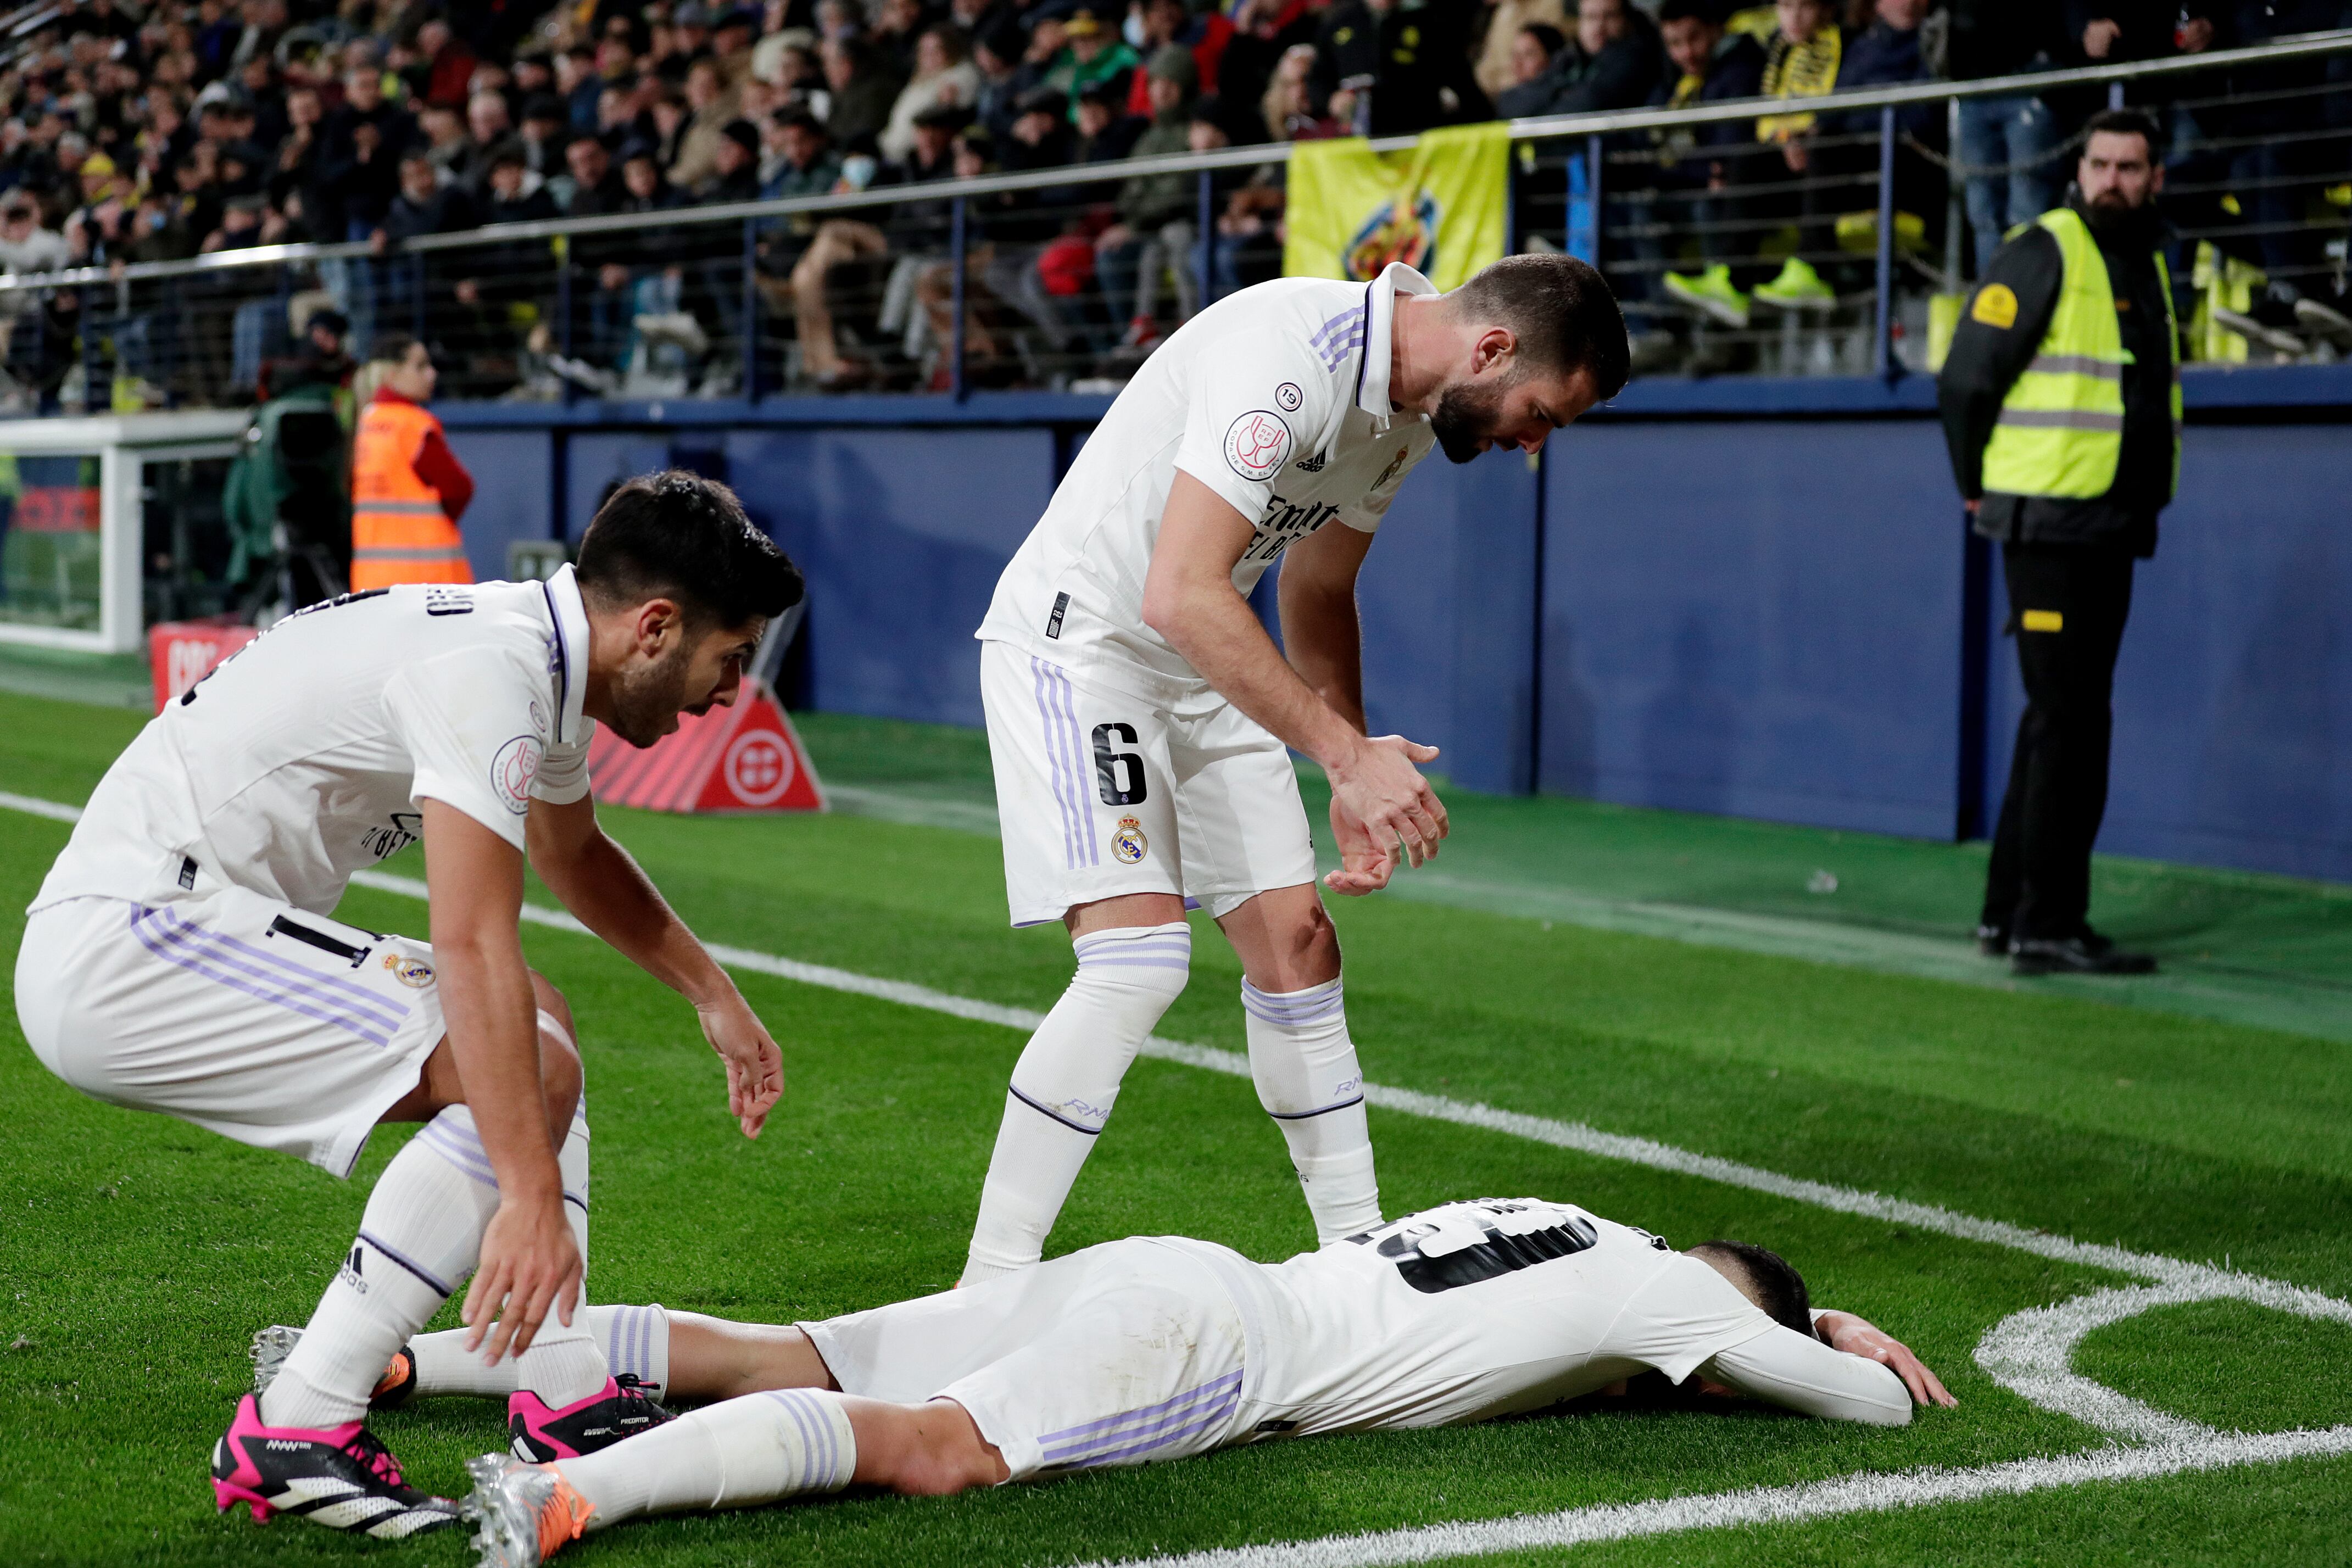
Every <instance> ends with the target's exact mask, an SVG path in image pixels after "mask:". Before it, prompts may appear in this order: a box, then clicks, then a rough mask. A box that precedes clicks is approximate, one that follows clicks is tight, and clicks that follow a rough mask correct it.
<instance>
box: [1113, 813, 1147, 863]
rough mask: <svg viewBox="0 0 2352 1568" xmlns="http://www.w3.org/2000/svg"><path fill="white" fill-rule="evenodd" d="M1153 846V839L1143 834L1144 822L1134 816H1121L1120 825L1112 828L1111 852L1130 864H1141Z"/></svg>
mask: <svg viewBox="0 0 2352 1568" xmlns="http://www.w3.org/2000/svg"><path fill="white" fill-rule="evenodd" d="M1150 848H1151V841H1150V839H1147V838H1145V837H1144V836H1143V824H1142V823H1141V822H1139V821H1136V820H1135V819H1134V818H1133V817H1121V818H1120V819H1119V820H1118V827H1116V828H1114V829H1112V830H1111V835H1110V852H1111V853H1112V854H1113V855H1115V856H1117V857H1118V859H1119V860H1121V861H1123V862H1126V863H1127V864H1129V865H1137V864H1140V863H1141V862H1142V860H1143V857H1144V854H1145V852H1147V851H1149V850H1150Z"/></svg>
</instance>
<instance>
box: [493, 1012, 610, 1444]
mask: <svg viewBox="0 0 2352 1568" xmlns="http://www.w3.org/2000/svg"><path fill="white" fill-rule="evenodd" d="M539 1021H540V1028H541V1029H542V1030H548V1029H553V1030H557V1031H558V1032H559V1033H561V1026H560V1025H558V1024H557V1023H556V1022H555V1020H554V1019H551V1018H550V1017H549V1016H548V1015H547V1014H545V1013H541V1014H540V1015H539ZM555 1163H556V1166H557V1168H558V1169H559V1170H560V1171H561V1172H562V1176H563V1213H564V1217H565V1218H568V1219H570V1220H571V1221H572V1239H573V1240H574V1241H575V1242H577V1243H578V1244H579V1248H580V1264H581V1272H580V1301H579V1304H578V1305H577V1306H575V1307H573V1308H572V1321H571V1322H569V1323H566V1322H564V1321H563V1318H562V1312H561V1310H560V1309H559V1308H555V1307H551V1308H550V1309H549V1310H548V1313H547V1317H546V1319H545V1320H544V1321H542V1322H541V1323H540V1325H539V1333H536V1334H534V1335H532V1336H531V1342H530V1349H529V1350H526V1351H524V1352H523V1353H522V1354H520V1355H519V1356H517V1357H515V1358H514V1360H515V1362H516V1366H515V1386H516V1387H517V1388H519V1389H527V1390H529V1391H530V1393H532V1394H536V1395H537V1396H539V1397H540V1400H541V1403H542V1404H544V1405H546V1406H548V1407H549V1408H550V1409H552V1410H561V1409H562V1408H563V1407H564V1406H567V1405H571V1404H575V1403H577V1402H578V1401H580V1400H583V1399H585V1398H587V1397H589V1396H591V1395H593V1394H601V1393H602V1392H604V1384H605V1381H606V1379H607V1378H608V1377H609V1376H610V1374H609V1373H607V1372H606V1371H605V1369H604V1342H603V1341H602V1340H601V1339H599V1338H598V1337H597V1336H596V1335H594V1334H593V1333H590V1332H589V1327H588V1314H587V1312H586V1310H585V1309H586V1307H587V1305H588V1269H587V1265H588V1107H587V1106H586V1104H585V1103H583V1104H582V1105H581V1106H580V1107H579V1108H578V1109H576V1110H575V1111H573V1112H572V1129H571V1131H570V1132H568V1133H566V1134H564V1136H563V1147H562V1149H560V1150H558V1151H557V1153H556V1156H555Z"/></svg>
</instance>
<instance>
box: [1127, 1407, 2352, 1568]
mask: <svg viewBox="0 0 2352 1568" xmlns="http://www.w3.org/2000/svg"><path fill="white" fill-rule="evenodd" d="M2347 1453H2352V1427H2328V1428H2326V1429H2325V1430H2322V1431H2315V1432H2268V1433H2255V1434H2247V1433H2242V1432H2233V1433H2231V1434H2230V1435H2229V1436H2227V1437H2223V1436H2221V1435H2220V1434H2216V1435H2214V1436H2212V1437H2204V1438H2198V1439H2196V1440H2194V1441H2190V1442H2184V1443H2168V1444H2159V1445H2157V1446H2155V1447H2151V1448H2100V1449H2095V1450H2094V1451H2092V1452H2090V1453H2086V1454H2068V1455H2064V1456H2062V1457H2059V1458H2046V1459H2013V1460H2011V1461H2010V1462H2009V1463H2007V1464H2000V1465H1984V1466H1980V1467H1979V1468H1977V1469H1965V1470H1946V1469H1922V1470H1904V1471H1900V1472H1897V1473H1895V1474H1893V1475H1885V1474H1871V1473H1868V1472H1864V1473H1863V1474H1859V1475H1851V1476H1840V1477H1838V1478H1837V1479H1834V1480H1826V1481H1815V1482H1812V1483H1811V1484H1810V1485H1806V1486H1793V1487H1759V1488H1757V1489H1755V1490H1750V1491H1733V1492H1710V1493H1706V1494H1704V1495H1701V1496H1697V1497H1674V1498H1658V1499H1655V1500H1652V1501H1649V1502H1633V1503H1607V1504H1602V1505H1600V1506H1597V1507H1593V1508H1571V1509H1565V1510H1562V1511H1560V1512H1558V1513H1534V1514H1521V1515H1519V1516H1517V1518H1513V1519H1493V1520H1481V1521H1477V1522H1475V1523H1467V1524H1430V1525H1422V1526H1419V1527H1417V1528H1413V1529H1410V1530H1388V1531H1378V1532H1374V1533H1366V1534H1362V1535H1327V1536H1323V1537H1321V1538H1319V1539H1318V1540H1313V1541H1286V1542H1276V1543H1270V1544H1268V1545H1265V1546H1233V1547H1225V1548H1223V1549H1221V1550H1218V1551H1214V1552H1186V1553H1183V1554H1182V1555H1181V1556H1168V1557H1151V1558H1143V1559H1131V1560H1129V1562H1130V1564H1131V1568H1143V1565H1144V1564H1147V1563H1148V1564H1149V1568H1390V1565H1391V1564H1401V1563H1437V1562H1442V1561H1444V1560H1445V1559H1447V1558H1454V1557H1478V1556H1485V1555H1486V1554H1488V1553H1491V1552H1525V1551H1530V1550H1538V1549H1541V1548H1545V1547H1562V1546H1582V1545H1586V1544H1589V1543H1591V1542H1597V1541H1624V1540H1628V1539H1631V1538H1633V1537H1636V1536H1645V1535H1669V1534H1673V1533H1675V1532H1677V1531H1687V1530H1721V1529H1725V1528H1727V1527H1728V1526H1732V1525H1740V1524H1795V1523H1801V1522H1802V1521H1807V1520H1815V1519H1832V1518H1835V1517H1837V1516H1839V1515H1843V1514H1856V1513H1887V1512H1892V1511H1895V1510H1897V1509H1906V1508H1920V1507H1925V1506H1927V1505H1930V1504H1935V1503H1955V1502H1969V1501H1972V1500H1976V1499H1979V1498H1987V1497H2021V1496H2023V1495H2024V1494H2026V1493H2028V1492H2037V1491H2049V1490H2053V1489H2055V1488H2058V1487H2075V1486H2084V1485H2087V1484H2089V1483H2091V1482H2095V1481H2131V1480H2148V1479H2154V1478H2156V1477H2159V1476H2169V1475H2178V1474H2179V1473H2181V1472H2182V1471H2185V1470H2216V1469H2227V1468H2231V1467H2233V1466H2239V1465H2275V1464H2281V1463H2284V1461H2286V1460H2288V1459H2300V1458H2321V1457H2327V1456H2334V1455H2338V1454H2347ZM1084 1568H1107V1565H1100V1564H1091V1563H1090V1564H1086V1565H1084Z"/></svg>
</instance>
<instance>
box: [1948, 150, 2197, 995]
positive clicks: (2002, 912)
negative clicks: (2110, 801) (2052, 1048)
mask: <svg viewBox="0 0 2352 1568" xmlns="http://www.w3.org/2000/svg"><path fill="white" fill-rule="evenodd" d="M2088 129H2089V135H2088V139H2087V141H2085V143H2084V150H2083V156H2082V162H2081V163H2080V166H2079V168H2078V169H2077V172H2076V184H2077V189H2076V190H2075V191H2074V192H2073V193H2070V195H2069V199H2068V204H2067V205H2065V206H2063V207H2060V208H2057V209H2055V210H2054V211H2052V212H2049V213H2045V214H2042V217H2041V218H2040V219H2039V220H2037V221H2036V222H2034V223H2032V224H2031V225H2023V226H2021V228H2019V229H2018V230H2016V231H2015V232H2014V233H2013V234H2012V235H2011V237H2010V239H2009V242H2008V243H2007V244H2006V245H2004V246H2002V247H2001V248H2000V252H1999V253H1998V254H1997V255H1996V256H1994V257H1993V259H1992V262H1991V265H1990V267H1987V268H1986V271H1985V276H1984V277H1983V279H1982V280H1981V281H1980V282H1979V284H1978V286H1977V288H1976V291H1975V293H1974V294H1972V295H1971V296H1969V300H1968V302H1967V305H1966V306H1965V308H1963V310H1962V312H1961V320H1960V325H1959V328H1958V331H1957V332H1955V334H1954V335H1953V339H1952V347H1951V353H1950V356H1949V357H1948V359H1947V360H1946V361H1945V362H1944V369H1943V373H1942V379H1941V383H1940V387H1939V394H1940V395H1939V402H1940V403H1941V406H1942V412H1943V418H1944V435H1945V441H1946V444H1947V445H1948V446H1949V448H1950V450H1951V455H1952V473H1953V476H1955V477H1956V478H1957V479H1958V481H1959V486H1960V494H1961V496H1962V497H1964V498H1965V499H1966V501H1967V505H1968V508H1969V513H1970V514H1971V516H1972V517H1973V518H1974V524H1975V528H1976V531H1977V532H1978V533H1979V534H1982V535H1984V536H1985V537H1986V538H1995V539H1999V540H2000V541H2001V564H2002V569H2003V575H2004V577H2005V578H2006V580H2007V582H2008V586H2009V603H2010V625H2009V628H2008V629H2009V630H2010V631H2011V632H2013V633H2014V634H2015V636H2016V638H2017V657H2018V666H2019V668H2020V670H2021V673H2022V674H2023V675H2024V678H2025V695H2026V708H2025V714H2024V716H2023V717H2022V718H2021V720H2020V721H2019V723H2018V727H2017V750H2016V754H2015V757H2014V758H2013V759H2012V761H2011V766H2010V773H2009V792H2008V794H2007V796H2006V798H2004V799H2003V800H2002V801H2001V807H2000V826H1999V827H1998V828H1997V829H1996V830H1995V831H1994V834H1993V844H1992V863H1991V867H1990V871H1989V873H1987V876H1986V879H1985V900H1984V909H1983V914H1982V915H1981V916H1980V920H1979V925H1978V928H1977V938H1978V941H1979V944H1980V945H1981V946H1982V947H1983V948H1984V950H1985V952H1986V953H1987V954H1988V955H1997V954H2007V955H2008V956H2009V958H2010V963H2011V967H2013V968H2015V969H2016V970H2017V971H2018V972H2019V973H2021V974H2032V975H2042V974H2052V973H2072V974H2095V975H2138V974H2146V973H2147V972H2149V971H2150V970H2152V969H2154V968H2155V967H2156V961H2155V960H2154V959H2153V958H2151V957H2150V956H2147V955H2146V954H2143V953H2126V952H2124V951H2122V950H2121V949H2119V948H2117V947H2116V946H2115V944H2114V943H2112V942H2110V941H2109V940H2108V939H2107V938H2105V937H2104V936H2100V935H2098V934H2097V933H2096V932H2095V931H2093V930H2092V929H2091V926H2090V924H2089V921H2088V919H2087V918H2086V917H2087V915H2088V913H2089V908H2090V897H2091V846H2092V843H2093V842H2094V841H2095V840H2096V839H2097V838H2098V834H2099V821H2100V819H2101V818H2102V817H2104V816H2105V813H2106V806H2107V752H2108V742H2109V739H2110V737H2111V734H2112V731H2113V727H2114V718H2113V715H2112V713H2111V711H2110V708H2109V698H2110V696H2111V695H2112V693H2113V691H2114V688H2115V673H2116V651H2117V649H2118V648H2119V647H2120V645H2121V643H2122V642H2123V634H2124V620H2125V618H2126V615H2128V614H2129V613H2130V611H2131V590H2132V566H2133V563H2134V561H2136V560H2137V559H2141V558H2144V557H2147V556H2151V555H2154V554H2155V553H2156V519H2157V514H2158V512H2160V511H2162V510H2163V509H2164V507H2165V506H2166V505H2167V504H2168V502H2170V500H2171V499H2172V494H2173V487H2174V484H2175V481H2176V478H2177V476H2178V474H2179V463H2180V435H2179V426H2180V386H2179V371H2178V360H2179V329H2178V328H2177V326H2176V324H2175V322H2174V319H2173V308H2172V287H2171V279H2170V277H2169V276H2168V272H2167V269H2166V267H2165V263H2164V257H2163V256H2162V254H2161V252H2160V251H2159V249H2158V243H2159V239H2160V236H2161V232H2162V228H2161V224H2162V220H2161V219H2160V218H2159V217H2158V214H2157V210H2156V196H2157V193H2158V192H2159V191H2161V190H2162V189H2163V186H2164V167H2163V165H2162V164H2161V163H2158V162H2156V160H2155V150H2156V147H2157V144H2158V143H2157V133H2156V132H2157V128H2156V122H2155V120H2153V119H2152V118H2151V117H2149V116H2148V115H2147V114H2146V113H2144V112H2143V111H2140V110H2107V111H2105V112H2104V113H2101V114H2098V115H2095V116H2094V117H2093V118H2092V120H2091V121H2090V123H2089V128H2088Z"/></svg>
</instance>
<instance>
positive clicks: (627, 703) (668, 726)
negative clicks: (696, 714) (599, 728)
mask: <svg viewBox="0 0 2352 1568" xmlns="http://www.w3.org/2000/svg"><path fill="white" fill-rule="evenodd" d="M692 664H693V654H692V651H691V650H690V649H689V648H688V646H687V644H686V643H684V642H682V641H681V642H680V643H678V645H677V647H675V648H672V649H671V650H670V651H669V652H668V653H665V654H663V655H662V656H661V657H660V658H659V659H656V660H655V661H654V662H653V663H652V664H641V665H638V666H636V667H635V668H634V669H625V670H623V671H621V672H620V673H619V674H616V675H614V678H613V695H612V718H611V721H610V724H609V727H610V728H611V729H612V731H613V733H614V735H617V736H619V737H621V738H622V739H623V740H625V741H627V742H628V743H629V744H630V745H631V746H635V747H647V746H651V745H652V744H653V743H654V742H656V741H657V740H659V739H660V738H661V737H664V736H666V735H667V734H668V733H669V732H670V731H671V730H673V729H676V728H677V716H678V715H679V714H680V713H681V712H683V711H685V708H686V706H687V699H686V679H687V674H688V669H689V667H690V666H691V665H692Z"/></svg>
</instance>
